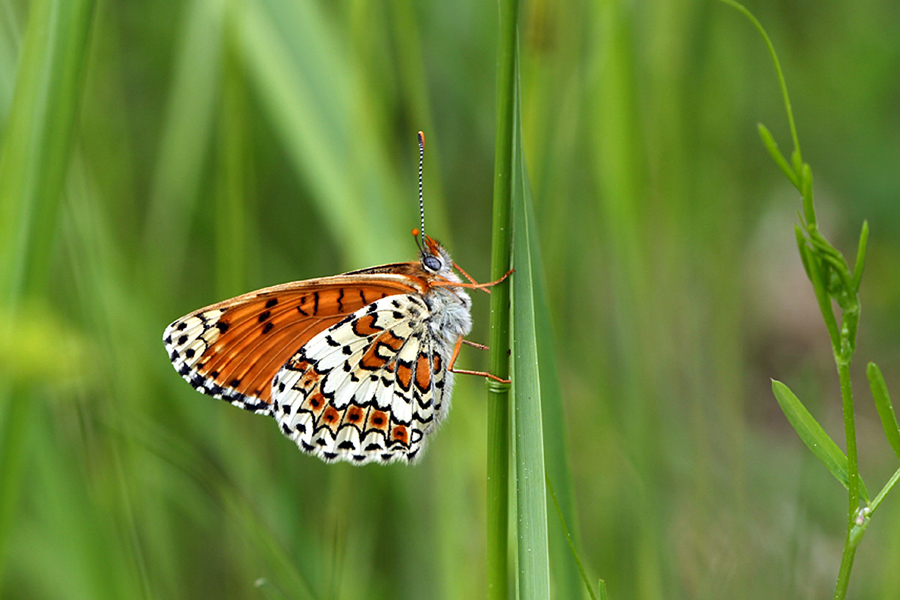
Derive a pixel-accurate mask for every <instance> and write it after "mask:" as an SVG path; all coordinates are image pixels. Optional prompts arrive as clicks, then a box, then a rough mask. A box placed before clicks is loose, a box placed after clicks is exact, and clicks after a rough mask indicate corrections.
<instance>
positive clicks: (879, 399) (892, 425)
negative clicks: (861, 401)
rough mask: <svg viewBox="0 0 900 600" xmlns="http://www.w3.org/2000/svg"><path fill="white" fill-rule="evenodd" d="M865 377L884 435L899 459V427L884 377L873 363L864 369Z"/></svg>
mask: <svg viewBox="0 0 900 600" xmlns="http://www.w3.org/2000/svg"><path fill="white" fill-rule="evenodd" d="M866 375H867V376H868V377H869V387H870V388H871V389H872V397H873V398H874V399H875V408H876V409H877V410H878V416H879V417H880V418H881V426H882V427H883V428H884V435H885V436H886V437H887V439H888V443H890V445H891V448H893V449H894V454H896V455H897V458H900V426H898V425H897V416H896V415H895V414H894V405H893V404H891V396H890V395H889V394H888V389H887V384H886V383H885V382H884V376H883V375H882V374H881V369H879V368H878V365H876V364H875V363H873V362H870V363H869V364H868V366H867V367H866Z"/></svg>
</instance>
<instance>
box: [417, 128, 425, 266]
mask: <svg viewBox="0 0 900 600" xmlns="http://www.w3.org/2000/svg"><path fill="white" fill-rule="evenodd" d="M418 138H419V217H420V218H421V221H422V229H420V230H419V233H420V234H421V236H422V241H421V243H420V247H423V248H424V244H425V196H424V195H423V194H422V167H423V166H424V164H425V134H424V133H423V132H421V131H420V132H419V134H418Z"/></svg>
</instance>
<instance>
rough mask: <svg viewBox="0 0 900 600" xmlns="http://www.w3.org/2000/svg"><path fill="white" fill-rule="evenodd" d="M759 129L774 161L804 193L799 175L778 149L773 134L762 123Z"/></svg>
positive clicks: (758, 126) (760, 135)
mask: <svg viewBox="0 0 900 600" xmlns="http://www.w3.org/2000/svg"><path fill="white" fill-rule="evenodd" d="M757 129H758V130H759V137H760V138H761V139H762V142H763V145H764V146H765V147H766V150H768V151H769V156H771V157H772V160H774V161H775V164H777V165H778V166H779V168H781V171H782V172H783V173H784V175H785V177H787V178H788V179H790V180H791V183H793V184H794V187H795V188H797V190H798V191H802V190H801V189H800V180H799V179H798V178H797V173H796V172H794V170H793V169H791V166H790V165H789V164H788V161H787V159H785V158H784V155H783V154H781V150H779V149H778V144H777V143H776V142H775V138H773V137H772V133H771V132H770V131H769V130H768V129H767V128H766V126H765V125H763V124H762V123H760V124H759V125H757Z"/></svg>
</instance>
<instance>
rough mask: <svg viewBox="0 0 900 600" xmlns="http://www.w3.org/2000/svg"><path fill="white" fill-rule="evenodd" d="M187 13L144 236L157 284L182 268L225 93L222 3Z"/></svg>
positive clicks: (197, 1)
mask: <svg viewBox="0 0 900 600" xmlns="http://www.w3.org/2000/svg"><path fill="white" fill-rule="evenodd" d="M185 13H186V15H185V18H184V23H183V24H182V27H183V31H182V32H181V35H180V42H179V48H178V52H177V58H176V64H175V67H174V75H173V77H172V83H171V89H170V90H169V92H168V94H169V98H168V107H167V109H166V116H165V120H164V125H163V131H162V134H161V140H160V142H159V152H158V158H157V160H156V165H155V171H154V176H153V187H152V190H151V192H150V205H149V209H148V213H147V220H146V221H147V222H146V225H145V230H144V240H143V243H144V256H145V260H146V261H147V263H148V264H149V265H150V268H151V272H152V276H151V280H155V281H167V282H168V281H170V280H171V276H172V273H173V272H177V270H179V269H180V268H181V266H182V265H183V264H184V258H185V254H186V253H187V249H188V240H189V239H190V235H189V233H190V231H191V227H190V226H191V223H192V221H193V220H194V213H195V208H196V205H197V200H198V198H199V195H200V193H201V184H202V181H203V179H202V175H203V166H204V163H205V161H206V160H207V158H208V155H209V154H210V146H211V144H212V141H211V138H212V133H213V122H214V117H215V111H216V99H217V97H218V96H217V94H219V92H220V87H221V86H220V80H221V72H222V68H221V67H222V58H221V54H222V19H223V11H222V7H221V3H218V2H209V1H208V0H193V2H191V3H189V4H187V6H185ZM160 287H161V286H160Z"/></svg>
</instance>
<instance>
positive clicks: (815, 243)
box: [721, 0, 893, 600]
mask: <svg viewBox="0 0 900 600" xmlns="http://www.w3.org/2000/svg"><path fill="white" fill-rule="evenodd" d="M721 1H722V2H724V3H725V4H728V5H729V6H731V7H733V8H735V9H736V10H738V11H739V12H741V13H742V14H743V15H744V16H745V17H747V19H749V20H750V21H751V22H752V23H753V25H754V26H755V27H756V29H757V30H758V31H759V33H760V35H761V36H762V38H763V40H764V41H765V43H766V46H767V47H768V49H769V53H770V54H771V57H772V62H773V63H774V65H775V70H776V72H777V74H778V82H779V84H780V86H781V93H782V96H783V98H784V104H785V110H786V112H787V116H788V121H789V123H790V128H791V136H792V138H793V141H794V152H793V154H792V156H791V167H792V169H793V173H791V172H790V171H789V170H788V168H787V167H786V164H785V163H786V161H785V160H784V157H782V156H781V154H780V152H779V151H778V149H777V146H776V145H775V143H774V141H773V140H772V136H771V134H770V133H769V132H768V130H767V129H765V127H760V133H761V137H762V140H763V144H764V145H765V146H766V148H767V149H768V150H769V153H770V154H771V155H772V158H773V159H774V160H775V162H776V163H778V165H779V166H780V167H781V169H782V170H783V171H784V172H785V174H786V175H787V176H788V178H789V179H790V180H791V182H792V183H793V184H794V185H795V186H797V188H798V190H799V191H800V193H801V195H802V197H803V198H802V199H803V216H804V217H805V222H803V219H801V223H802V225H800V226H797V230H796V233H797V242H798V249H799V251H800V256H801V259H802V260H803V265H804V267H805V269H806V273H807V275H808V277H809V279H810V282H811V283H812V285H813V290H814V291H815V294H816V299H817V301H818V304H819V310H820V312H821V314H822V318H823V319H824V321H825V325H826V327H827V329H828V333H829V336H830V338H831V346H832V351H833V353H834V361H835V365H836V367H837V371H838V378H839V380H840V386H841V408H842V411H843V416H844V434H845V439H846V445H847V490H848V491H847V501H848V509H847V535H846V539H845V542H844V550H843V553H842V556H841V566H840V569H839V572H838V579H837V583H836V585H835V592H834V598H835V600H843V598H845V597H846V595H847V588H848V586H849V582H850V572H851V570H852V569H853V561H854V558H855V556H856V548H857V546H858V544H859V542H860V541H861V540H862V536H863V533H864V532H865V528H866V526H867V525H868V518H869V515H870V514H871V508H870V507H867V508H865V509H861V507H860V476H859V459H858V451H857V441H856V423H855V415H854V412H853V410H854V407H853V390H852V386H851V380H850V362H851V360H852V359H853V354H854V351H855V349H856V333H857V328H858V325H859V310H860V306H859V295H858V294H859V283H860V279H861V277H862V272H863V269H864V262H865V251H866V244H867V241H868V231H869V230H868V224H866V223H864V224H863V228H862V232H861V234H860V240H859V245H858V250H857V259H856V263H855V265H854V267H853V271H852V274H851V271H850V267H849V264H848V263H847V261H846V259H845V258H844V256H843V255H842V254H841V253H840V251H838V250H837V249H836V248H835V247H834V246H832V245H831V243H829V242H828V240H826V239H825V238H824V236H822V234H821V233H820V232H819V231H818V227H817V224H816V213H815V206H814V204H813V189H812V182H813V177H812V169H811V168H810V167H809V165H808V164H806V163H804V162H803V159H802V157H801V154H800V142H799V140H798V137H797V131H796V127H795V125H794V116H793V113H792V111H791V103H790V98H789V97H788V91H787V85H786V84H785V81H784V75H783V73H782V71H781V65H780V63H779V61H778V56H777V55H776V53H775V49H774V47H773V45H772V42H771V41H770V40H769V36H768V35H767V34H766V32H765V30H764V29H763V27H762V25H761V24H760V23H759V21H757V20H756V18H755V17H754V16H753V15H752V14H750V11H748V10H747V9H746V8H744V7H743V6H741V5H740V4H738V3H737V2H735V1H734V0H721ZM798 183H799V185H798ZM835 302H836V303H837V304H838V305H839V306H840V308H841V309H842V311H843V312H842V315H841V322H840V325H839V324H838V321H837V318H836V317H835V314H834V309H833V303H835ZM890 485H893V484H890ZM886 489H887V488H886ZM879 496H880V497H883V496H882V494H879ZM879 501H880V500H879ZM862 511H865V512H862Z"/></svg>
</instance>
